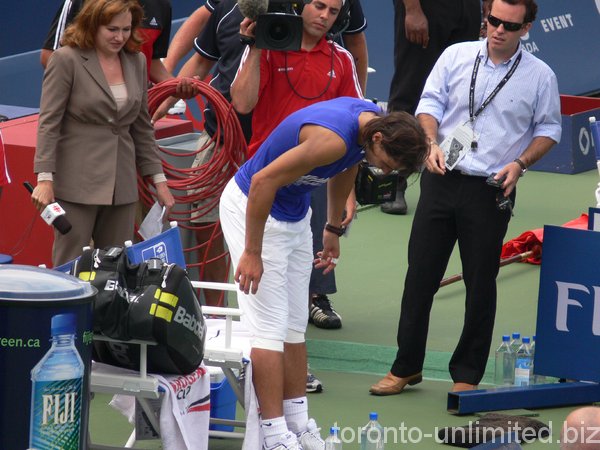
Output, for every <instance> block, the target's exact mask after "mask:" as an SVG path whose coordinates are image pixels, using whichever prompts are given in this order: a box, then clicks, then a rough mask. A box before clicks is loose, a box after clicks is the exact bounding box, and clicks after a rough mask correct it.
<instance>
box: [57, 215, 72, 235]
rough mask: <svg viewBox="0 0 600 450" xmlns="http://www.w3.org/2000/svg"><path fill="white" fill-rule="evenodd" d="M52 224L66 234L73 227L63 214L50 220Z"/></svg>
mask: <svg viewBox="0 0 600 450" xmlns="http://www.w3.org/2000/svg"><path fill="white" fill-rule="evenodd" d="M52 226H53V227H54V228H56V229H57V230H58V232H59V233H60V234H67V233H68V232H69V231H71V228H73V225H71V222H69V219H67V218H66V217H65V216H58V217H56V219H54V220H53V221H52Z"/></svg>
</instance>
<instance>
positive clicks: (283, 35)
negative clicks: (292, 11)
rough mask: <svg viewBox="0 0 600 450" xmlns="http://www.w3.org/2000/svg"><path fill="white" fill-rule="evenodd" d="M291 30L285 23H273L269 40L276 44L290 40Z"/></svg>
mask: <svg viewBox="0 0 600 450" xmlns="http://www.w3.org/2000/svg"><path fill="white" fill-rule="evenodd" d="M289 36H290V28H289V26H287V25H286V24H284V23H281V22H273V23H272V24H271V28H269V38H271V39H272V40H273V41H276V42H282V41H285V40H286V39H289Z"/></svg>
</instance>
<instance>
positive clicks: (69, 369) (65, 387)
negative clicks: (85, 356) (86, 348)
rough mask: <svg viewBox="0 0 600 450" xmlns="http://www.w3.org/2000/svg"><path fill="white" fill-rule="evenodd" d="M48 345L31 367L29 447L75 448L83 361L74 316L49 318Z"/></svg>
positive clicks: (62, 449) (76, 447)
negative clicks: (76, 337)
mask: <svg viewBox="0 0 600 450" xmlns="http://www.w3.org/2000/svg"><path fill="white" fill-rule="evenodd" d="M51 335H52V347H51V348H50V350H48V352H47V353H46V354H45V355H44V357H43V358H42V359H41V360H40V362H38V363H37V364H36V365H35V367H34V368H33V369H32V370H31V381H32V388H31V420H30V428H29V448H30V449H34V450H78V448H79V434H80V425H81V406H82V398H81V396H82V388H83V371H84V369H83V361H82V360H81V357H80V356H79V353H78V352H77V348H75V315H74V314H57V315H55V316H53V317H52V321H51Z"/></svg>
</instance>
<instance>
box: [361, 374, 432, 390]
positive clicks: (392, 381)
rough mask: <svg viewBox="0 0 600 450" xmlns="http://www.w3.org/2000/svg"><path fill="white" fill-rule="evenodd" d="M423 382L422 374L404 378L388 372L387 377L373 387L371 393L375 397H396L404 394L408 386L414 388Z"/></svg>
mask: <svg viewBox="0 0 600 450" xmlns="http://www.w3.org/2000/svg"><path fill="white" fill-rule="evenodd" d="M421 381H423V375H422V374H421V373H420V372H419V373H417V374H415V375H411V376H410V377H404V378H401V377H397V376H395V375H392V373H391V372H388V374H387V375H386V376H385V377H383V378H382V379H381V380H379V381H378V382H377V383H376V384H374V385H373V386H371V389H369V392H370V393H371V394H373V395H395V394H399V393H400V392H402V391H403V390H404V388H405V387H406V385H407V384H408V385H410V386H413V385H415V384H419V383H420V382H421Z"/></svg>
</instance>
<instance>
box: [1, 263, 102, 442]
mask: <svg viewBox="0 0 600 450" xmlns="http://www.w3.org/2000/svg"><path fill="white" fill-rule="evenodd" d="M95 296H96V289H95V288H93V287H92V286H91V285H90V284H89V283H85V282H83V281H81V280H79V279H77V278H75V277H72V276H70V275H67V274H64V273H60V272H57V271H54V270H48V269H42V268H39V267H32V266H21V265H16V264H14V265H13V264H10V265H0V386H2V389H0V449H6V450H9V449H14V450H23V449H29V448H33V449H35V450H54V449H57V448H60V449H61V450H79V449H83V448H87V443H86V441H87V429H88V428H87V425H88V418H89V395H90V392H89V384H90V366H91V354H92V352H91V349H92V345H91V344H92V310H93V302H94V298H95Z"/></svg>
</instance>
